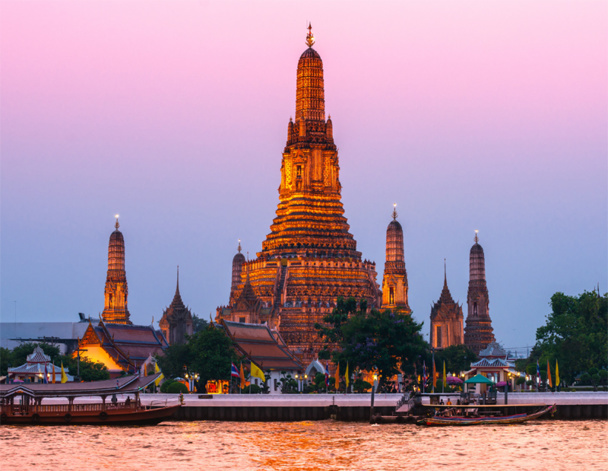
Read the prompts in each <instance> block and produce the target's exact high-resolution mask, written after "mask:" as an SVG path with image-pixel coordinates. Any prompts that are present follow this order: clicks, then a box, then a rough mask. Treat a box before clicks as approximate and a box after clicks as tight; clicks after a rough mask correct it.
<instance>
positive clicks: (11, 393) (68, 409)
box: [0, 374, 180, 425]
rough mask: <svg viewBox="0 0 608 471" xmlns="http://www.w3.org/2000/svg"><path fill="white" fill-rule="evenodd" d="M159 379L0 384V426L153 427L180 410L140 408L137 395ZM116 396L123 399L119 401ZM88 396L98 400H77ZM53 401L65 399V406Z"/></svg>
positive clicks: (139, 378) (160, 407)
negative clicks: (54, 399)
mask: <svg viewBox="0 0 608 471" xmlns="http://www.w3.org/2000/svg"><path fill="white" fill-rule="evenodd" d="M158 376H159V374H156V375H152V376H144V377H139V376H125V377H122V378H119V379H116V380H105V381H94V382H90V383H64V384H40V383H21V384H1V385H0V425H155V424H158V423H159V422H162V421H163V420H167V419H169V418H171V417H172V416H173V414H174V413H175V412H176V411H177V409H178V408H179V407H180V404H179V403H178V404H171V405H167V404H162V405H161V404H159V405H157V406H154V405H152V406H142V404H141V401H140V399H139V394H140V392H141V391H142V390H143V389H144V388H145V387H147V386H149V385H150V384H152V383H153V382H154V381H155V380H156V379H157V378H158ZM118 396H121V397H125V396H126V399H124V400H120V401H119V400H118ZM90 397H98V398H100V399H101V401H99V399H98V400H96V401H88V402H77V401H76V399H77V398H90ZM131 397H133V399H132V398H131ZM52 398H65V399H67V404H66V403H65V401H63V403H56V402H54V401H53V400H52ZM108 398H110V400H109V401H108V400H107V399H108Z"/></svg>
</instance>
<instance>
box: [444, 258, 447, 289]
mask: <svg viewBox="0 0 608 471" xmlns="http://www.w3.org/2000/svg"><path fill="white" fill-rule="evenodd" d="M443 285H444V286H447V285H448V270H447V264H446V261H445V258H444V259H443Z"/></svg>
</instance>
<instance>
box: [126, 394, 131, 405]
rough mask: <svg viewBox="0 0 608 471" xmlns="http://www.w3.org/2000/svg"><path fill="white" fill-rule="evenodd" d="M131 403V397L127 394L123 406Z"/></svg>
mask: <svg viewBox="0 0 608 471" xmlns="http://www.w3.org/2000/svg"><path fill="white" fill-rule="evenodd" d="M129 405H131V398H130V397H128V396H127V400H126V401H125V406H129Z"/></svg>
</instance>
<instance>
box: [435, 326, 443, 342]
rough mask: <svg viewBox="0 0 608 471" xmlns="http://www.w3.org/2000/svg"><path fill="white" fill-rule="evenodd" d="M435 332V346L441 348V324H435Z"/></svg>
mask: <svg viewBox="0 0 608 471" xmlns="http://www.w3.org/2000/svg"><path fill="white" fill-rule="evenodd" d="M435 333H436V335H435V339H436V342H435V346H436V347H437V348H441V347H442V339H441V326H440V325H438V326H437V329H436V330H435Z"/></svg>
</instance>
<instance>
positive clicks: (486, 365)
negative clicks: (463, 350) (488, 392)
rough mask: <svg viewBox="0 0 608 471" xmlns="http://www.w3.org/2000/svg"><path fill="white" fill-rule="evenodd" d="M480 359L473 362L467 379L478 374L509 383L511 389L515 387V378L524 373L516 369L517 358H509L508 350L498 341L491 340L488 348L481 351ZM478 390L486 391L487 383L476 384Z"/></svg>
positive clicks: (497, 381)
mask: <svg viewBox="0 0 608 471" xmlns="http://www.w3.org/2000/svg"><path fill="white" fill-rule="evenodd" d="M479 358H480V359H479V361H476V362H474V363H471V369H470V370H469V371H467V372H465V379H469V378H472V377H473V376H476V375H478V374H480V375H482V376H485V377H486V378H488V379H490V380H492V381H493V382H494V384H496V385H498V386H500V384H499V383H501V382H505V383H509V387H510V390H511V391H513V390H514V389H515V380H516V379H517V378H519V377H520V376H521V375H522V373H519V372H518V371H517V370H516V369H515V359H513V358H509V355H508V353H507V352H505V351H504V350H503V348H502V347H501V346H500V345H499V344H498V343H497V342H490V343H489V344H488V345H487V347H486V348H484V349H482V350H481V351H480V352H479ZM476 388H477V392H478V393H483V392H485V389H486V388H485V385H480V384H477V385H476Z"/></svg>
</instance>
